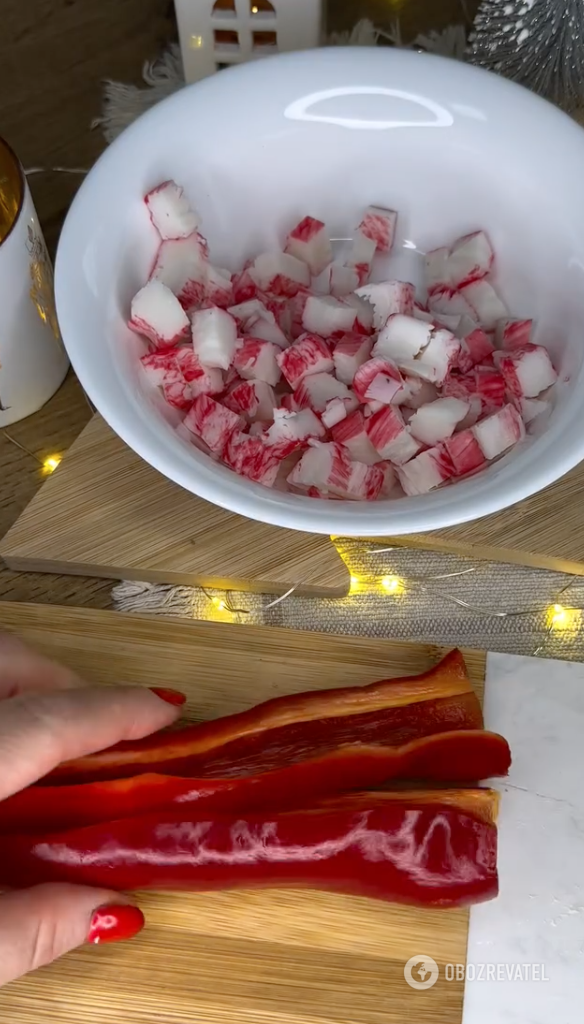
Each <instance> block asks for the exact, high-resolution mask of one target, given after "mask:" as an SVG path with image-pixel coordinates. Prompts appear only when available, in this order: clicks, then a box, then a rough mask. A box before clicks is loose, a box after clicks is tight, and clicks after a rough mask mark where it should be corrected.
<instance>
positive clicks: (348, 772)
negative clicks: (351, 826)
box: [0, 730, 511, 834]
mask: <svg viewBox="0 0 584 1024" xmlns="http://www.w3.org/2000/svg"><path fill="white" fill-rule="evenodd" d="M510 763H511V754H510V751H509V746H508V744H507V742H506V740H504V739H503V737H501V736H498V735H496V734H495V733H490V732H486V731H483V730H466V731H463V730H456V731H454V732H449V733H439V734H437V735H434V736H429V737H423V738H422V739H420V740H415V741H414V742H413V743H409V744H406V745H404V746H402V747H395V748H391V747H385V746H380V745H364V744H358V743H357V744H349V745H346V746H342V747H339V748H337V749H335V750H332V751H329V752H328V753H326V754H324V755H322V756H319V757H310V758H307V759H305V760H304V761H302V762H299V763H297V764H293V765H291V766H289V767H287V768H282V769H278V770H275V771H270V772H264V773H262V774H259V775H254V774H250V775H247V776H242V777H239V778H217V779H215V778H210V779H207V778H197V779H189V778H180V777H174V776H165V775H157V774H153V773H150V774H143V775H137V776H135V777H134V778H123V779H117V780H114V781H104V782H90V783H82V784H80V785H72V786H29V787H28V788H27V789H25V790H22V792H20V793H17V794H15V795H14V796H12V797H9V798H8V799H7V800H4V801H3V802H1V803H0V834H1V833H7V832H11V831H12V832H13V831H21V832H35V831H36V832H38V831H39V830H41V829H45V828H46V829H49V830H51V831H56V830H58V829H68V828H72V827H77V826H81V825H90V824H93V823H94V822H100V821H108V820H110V821H111V820H113V819H115V818H125V817H135V816H137V815H140V814H145V813H149V812H150V811H154V810H158V809H160V810H168V809H170V808H172V807H173V806H176V805H177V804H180V805H185V804H190V805H195V804H196V810H197V812H198V809H199V808H200V807H204V808H205V811H210V810H212V811H216V812H228V811H237V810H243V811H245V812H249V811H254V810H258V809H262V810H263V809H267V808H276V809H279V810H283V809H286V808H291V807H301V806H303V805H305V804H306V803H308V802H310V803H313V802H314V801H315V800H317V799H319V798H321V797H326V796H329V795H331V794H339V793H343V792H346V791H350V790H358V789H369V788H372V787H375V786H382V785H385V784H387V783H389V782H392V781H395V780H402V779H408V778H409V779H424V780H427V781H431V782H463V783H469V782H473V781H478V780H480V779H486V778H493V777H495V776H500V775H506V774H507V772H508V770H509V766H510ZM193 809H194V808H193Z"/></svg>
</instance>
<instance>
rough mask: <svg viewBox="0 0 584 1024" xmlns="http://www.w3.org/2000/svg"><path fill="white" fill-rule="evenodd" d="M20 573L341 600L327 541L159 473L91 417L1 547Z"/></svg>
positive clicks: (342, 582)
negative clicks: (255, 516) (242, 512)
mask: <svg viewBox="0 0 584 1024" xmlns="http://www.w3.org/2000/svg"><path fill="white" fill-rule="evenodd" d="M0 555H2V557H3V558H4V560H5V562H6V564H7V565H8V566H9V567H10V568H12V569H17V570H22V571H26V570H31V571H39V572H58V573H62V572H64V573H75V574H78V575H79V574H81V575H83V576H105V577H107V578H115V579H134V580H145V581H147V582H150V583H177V584H185V585H187V586H188V585H190V586H194V585H197V584H198V585H202V586H206V587H230V588H233V589H238V590H254V591H257V592H259V593H269V594H274V593H276V594H278V593H280V594H281V593H285V592H286V591H287V590H289V589H290V587H295V588H296V589H297V590H298V591H299V592H300V593H308V594H310V593H313V594H320V595H323V596H327V597H343V596H344V595H345V594H346V593H347V591H348V589H349V572H348V569H347V567H346V566H345V564H344V562H343V561H342V560H341V558H340V556H339V554H338V553H337V551H336V549H335V547H334V545H332V544H331V542H330V540H329V538H328V537H323V536H319V535H318V534H312V533H299V532H298V531H297V530H285V529H281V528H279V527H276V526H266V525H265V524H264V523H257V522H254V521H253V520H251V519H244V518H243V516H238V515H235V514H234V513H233V512H226V511H225V509H222V508H219V507H218V506H217V505H210V504H209V503H208V502H207V501H203V500H202V498H197V497H195V495H193V494H190V493H189V492H188V491H185V490H183V488H182V487H178V486H177V484H173V483H172V482H171V481H170V480H167V478H166V477H164V476H161V474H160V473H158V472H157V471H156V470H155V469H152V467H151V466H149V465H148V464H147V463H146V462H143V461H142V459H141V458H139V456H138V455H136V454H135V453H134V452H133V451H132V450H131V449H130V448H128V447H127V446H126V445H125V444H124V443H123V441H121V440H120V439H119V437H117V436H116V435H115V434H114V433H112V431H111V430H110V429H109V427H108V426H107V424H106V423H104V421H103V420H102V419H101V417H100V416H94V418H93V419H92V420H91V422H90V423H89V424H88V426H87V427H86V428H85V430H84V431H83V432H82V434H81V435H80V436H79V437H78V439H77V441H75V443H74V444H73V445H72V447H71V448H70V449H69V451H68V452H67V455H66V457H65V458H64V460H63V463H62V465H61V466H59V468H58V470H57V471H56V472H55V473H54V474H53V475H52V476H51V477H49V479H48V480H47V482H46V483H45V484H44V486H43V487H41V489H40V491H39V492H38V493H37V494H36V495H35V497H34V498H33V500H32V501H31V503H30V505H28V507H27V508H26V509H25V511H24V512H23V514H22V515H21V516H20V518H19V519H18V520H17V522H16V523H15V524H14V526H13V527H12V528H11V529H10V530H9V532H8V533H7V534H6V536H5V537H4V538H3V541H2V543H1V544H0Z"/></svg>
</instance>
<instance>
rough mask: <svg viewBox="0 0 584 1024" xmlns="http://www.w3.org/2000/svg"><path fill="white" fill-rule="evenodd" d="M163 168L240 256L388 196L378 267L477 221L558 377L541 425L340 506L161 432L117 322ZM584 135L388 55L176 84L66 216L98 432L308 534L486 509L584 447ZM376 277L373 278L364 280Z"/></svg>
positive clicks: (66, 261)
mask: <svg viewBox="0 0 584 1024" xmlns="http://www.w3.org/2000/svg"><path fill="white" fill-rule="evenodd" d="M166 178H174V179H175V180H176V181H178V182H179V183H180V184H182V185H183V186H184V187H185V188H186V190H187V192H188V194H189V196H190V197H191V199H192V202H193V203H194V204H195V206H196V207H197V209H198V210H199V212H200V213H201V215H202V230H203V232H204V234H205V235H206V236H207V237H208V239H209V242H210V247H211V254H212V258H213V260H214V262H215V263H216V264H218V265H219V266H224V267H228V268H230V269H236V268H238V267H240V266H241V264H242V263H243V261H244V260H245V259H246V258H247V257H248V256H249V255H251V254H257V253H258V252H260V251H262V250H265V249H269V248H276V247H278V246H279V245H280V244H281V242H282V239H283V238H284V236H285V234H286V231H287V229H289V228H290V227H291V226H292V225H293V224H294V223H295V221H296V220H297V219H298V218H299V217H301V216H303V215H304V214H305V213H307V212H310V213H311V214H313V215H314V216H316V217H320V218H321V219H323V220H324V221H326V223H327V225H328V226H329V227H330V229H331V231H332V236H333V237H338V238H347V237H349V236H350V234H351V230H352V228H353V227H354V225H355V224H356V223H358V218H359V215H360V213H361V211H362V210H363V208H364V207H365V206H367V205H369V204H372V203H373V204H377V205H381V206H389V207H394V208H396V209H398V210H399V213H400V221H399V238H398V253H397V255H396V256H395V258H392V261H391V268H392V269H391V276H393V277H402V276H403V277H405V278H406V279H410V280H414V281H415V282H416V283H418V281H419V279H420V269H421V263H422V259H421V256H420V253H421V252H424V251H426V250H427V249H431V248H434V247H435V246H437V245H440V244H443V243H445V242H448V241H450V240H454V238H456V237H457V236H458V235H462V234H464V233H466V232H468V231H471V230H473V229H476V228H479V227H482V228H485V229H486V230H487V231H488V232H489V234H490V236H491V239H492V241H493V243H494V247H495V250H496V253H497V257H498V281H499V285H500V288H501V290H502V293H503V295H504V297H505V298H506V299H507V301H508V303H509V306H510V309H511V310H512V312H513V313H514V314H515V315H520V316H526V317H534V318H535V319H536V320H537V322H538V328H537V332H538V333H537V337H538V338H542V339H544V340H545V341H546V344H548V345H549V347H550V349H551V350H552V352H553V356H554V358H555V361H556V365H557V366H558V368H559V370H560V374H561V378H562V383H561V385H560V386H559V389H558V395H557V402H556V407H555V409H554V411H553V413H552V416H551V418H550V420H549V423H548V425H547V427H546V429H545V432H544V433H543V434H542V435H541V436H539V437H535V438H531V439H529V440H528V441H527V442H526V443H525V444H522V445H521V446H520V447H518V448H517V449H516V450H515V451H513V452H512V453H510V454H509V455H508V456H507V457H505V458H503V459H502V460H501V461H499V462H498V463H496V464H495V465H493V466H491V467H490V468H489V469H488V470H486V471H485V472H483V473H481V474H479V475H477V476H475V477H472V478H470V479H468V480H466V481H463V482H461V483H457V484H456V485H454V486H449V487H446V488H444V489H443V490H439V491H435V492H433V493H430V494H428V495H426V496H423V497H417V498H402V499H400V500H395V501H381V502H373V503H369V504H367V503H351V502H337V501H328V502H327V501H319V500H314V499H310V498H304V497H300V496H296V495H293V494H287V493H280V492H274V491H270V490H268V489H266V488H264V487H262V486H260V485H258V484H253V483H250V482H249V481H247V480H244V479H241V478H240V477H238V476H236V475H235V474H234V473H232V472H231V471H230V470H228V469H226V468H224V467H223V466H221V465H217V464H216V463H214V462H213V461H211V459H209V458H208V457H207V456H205V455H203V454H202V453H200V452H199V451H197V450H196V449H195V448H194V447H193V446H192V445H190V444H189V443H188V442H187V441H186V440H184V439H182V438H181V437H180V436H178V435H177V433H176V432H175V429H174V427H175V425H176V423H177V418H176V417H175V413H174V411H172V410H170V409H169V408H168V407H167V406H166V405H165V404H164V403H163V402H162V401H161V400H160V399H159V398H158V396H157V393H156V392H153V391H152V390H151V389H149V388H148V387H147V385H146V383H145V381H144V379H143V374H142V370H141V367H140V366H139V363H138V355H139V354H140V353H141V351H143V349H144V346H143V343H142V342H141V341H140V339H139V338H137V337H136V336H135V335H133V334H131V332H130V331H129V330H128V329H127V328H126V326H125V322H126V319H127V317H128V311H129V304H130V299H131V297H132V295H133V294H134V293H135V292H136V291H137V290H138V288H139V287H141V285H142V284H143V283H144V281H145V280H146V277H147V275H148V271H149V268H150V265H151V262H152V259H153V256H154V253H155V249H156V245H157V239H156V233H155V231H154V228H153V227H152V226H151V225H150V223H149V220H148V217H147V216H146V211H145V209H144V204H143V202H142V197H143V195H144V194H145V193H146V192H147V191H148V190H149V189H150V188H152V187H153V186H154V185H156V184H158V183H159V182H161V181H163V180H164V179H166ZM583 180H584V132H583V131H582V130H581V129H580V128H579V127H578V126H577V125H576V124H575V123H574V122H572V121H571V120H570V119H569V118H568V117H566V116H565V115H564V114H562V113H560V111H559V110H557V109H556V108H554V107H552V106H550V105H549V104H547V103H545V102H544V101H543V100H541V99H538V98H537V97H536V96H534V95H532V94H531V93H529V92H527V91H525V90H524V89H522V88H520V87H518V86H515V85H513V84H511V83H509V82H507V81H506V80H504V79H502V78H498V77H496V76H494V75H490V74H488V73H486V72H483V71H480V70H477V69H475V68H472V67H469V66H466V65H464V64H461V63H457V62H455V61H448V60H444V59H441V58H437V57H430V56H425V55H422V54H418V53H410V52H403V51H396V50H388V49H365V48H358V47H356V48H348V49H337V48H330V49H326V50H317V51H309V52H306V53H299V54H290V55H286V56H278V57H274V58H270V59H267V60H262V61H258V62H254V63H250V64H245V65H243V66H240V67H238V68H235V69H233V70H228V71H223V72H221V74H217V75H214V76H213V77H212V78H210V79H207V80H205V81H203V82H200V83H198V84H197V85H194V86H190V87H188V88H185V89H183V90H181V91H180V92H178V93H176V94H175V95H174V96H172V97H171V98H170V99H168V100H166V101H165V102H164V103H161V104H160V105H158V106H157V107H155V108H154V109H153V110H151V111H149V112H148V113H147V114H145V115H144V116H143V117H141V118H140V119H139V120H138V121H137V122H136V123H135V124H133V125H132V126H131V127H130V128H129V129H128V130H127V131H125V132H124V133H123V135H122V136H121V137H120V138H119V139H118V140H117V141H116V142H114V144H113V145H112V146H110V147H109V149H108V150H107V151H106V152H105V153H104V155H103V156H102V157H101V159H100V160H99V161H98V163H97V164H96V165H95V167H94V168H93V169H92V171H91V172H90V174H89V175H88V176H87V179H86V181H85V182H84V184H83V185H82V187H81V189H80V191H79V193H78V195H77V197H76V199H75V201H74V203H73V205H72V207H71V210H70V212H69V215H68V217H67V220H66V222H65V226H64V229H63V233H62V236H61V242H60V245H59V251H58V256H57V266H56V296H57V309H58V315H59V320H60V323H61V328H62V332H63V337H64V339H65V344H66V346H67V349H68V352H69V355H70V357H71V362H72V363H73V366H74V368H75V370H76V372H77V374H78V376H79V379H80V380H81V383H82V385H83V387H84V388H85V389H86V391H87V393H88V395H89V397H90V399H91V400H92V402H93V403H94V404H95V405H96V407H97V408H98V410H99V411H100V413H101V414H102V415H103V416H104V417H105V419H106V420H107V422H108V423H109V424H110V426H111V427H112V428H113V429H114V430H115V431H116V432H117V433H118V434H119V436H120V437H121V438H123V440H124V441H125V442H126V443H127V444H128V445H130V446H131V447H132V448H133V449H134V450H135V451H136V452H137V453H138V454H139V455H140V456H142V458H143V459H145V460H146V461H147V462H149V463H150V464H151V465H152V466H154V467H155V468H156V469H157V470H159V471H160V472H161V473H163V474H164V475H165V476H167V477H169V478H170V479H171V480H174V481H175V482H176V483H178V484H180V485H181V486H182V487H185V488H186V489H187V490H189V491H192V492H193V493H194V494H198V495H200V496H201V497H203V498H206V499H207V500H208V501H211V502H214V503H215V504H217V505H221V506H223V507H225V508H228V509H231V510H233V511H234V512H239V513H241V514H242V515H245V516H248V517H249V518H251V519H258V520H261V521H264V522H267V523H273V524H276V525H280V526H287V527H292V528H295V529H299V530H306V531H310V532H315V533H332V534H341V535H342V534H344V535H353V536H375V535H392V534H393V535H397V534H407V533H416V532H421V531H427V530H433V529H437V528H439V527H446V526H451V525H454V524H456V523H461V522H465V521H468V520H471V519H475V518H477V517H479V516H484V515H487V514H489V513H492V512H496V511H497V510H498V509H502V508H504V507H505V506H507V505H511V504H513V503H514V502H516V501H519V500H520V499H521V498H525V497H526V496H528V495H531V494H533V493H535V492H536V491H539V490H541V488H543V487H545V486H546V485H547V484H550V483H552V482H553V481H554V480H556V479H557V478H558V477H560V476H562V474H564V473H566V472H567V471H568V470H569V469H571V468H572V467H573V466H575V465H576V464H577V463H578V462H579V461H580V460H581V459H582V458H584V428H583V425H582V417H583V412H582V409H583V406H584V381H583V372H584V371H583V359H582V356H583V352H584V190H583V187H582V182H583ZM378 276H379V275H378Z"/></svg>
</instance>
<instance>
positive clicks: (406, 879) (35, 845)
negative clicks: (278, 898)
mask: <svg viewBox="0 0 584 1024" xmlns="http://www.w3.org/2000/svg"><path fill="white" fill-rule="evenodd" d="M439 797H440V794H439V793H438V792H437V794H436V798H435V799H436V804H430V803H426V804H424V803H422V802H420V803H419V804H416V802H415V799H414V800H413V801H412V803H411V804H410V803H408V802H407V801H405V802H404V801H401V800H388V799H387V797H386V795H385V794H383V795H382V796H381V798H380V797H379V796H378V794H375V793H373V794H371V793H370V794H360V796H359V798H356V797H350V798H349V801H348V803H347V805H346V806H343V803H342V801H341V800H339V801H338V802H337V804H336V805H335V806H332V807H315V808H314V809H310V810H304V811H293V812H286V813H282V814H278V813H276V814H273V813H269V812H267V813H264V814H258V815H245V814H241V813H238V814H235V815H233V816H227V815H214V816H212V815H204V814H203V813H201V814H199V815H194V814H192V813H191V814H185V812H184V811H176V812H174V813H168V812H167V813H165V814H155V815H147V816H144V817H139V818H132V819H124V820H120V821H115V822H110V823H104V824H101V825H93V826H91V827H89V828H85V829H77V830H72V831H69V832H62V833H58V834H54V835H52V836H51V835H50V836H44V837H42V838H38V837H35V836H31V837H26V836H18V837H9V838H7V839H6V840H4V841H3V851H2V852H3V855H2V860H1V864H0V885H4V886H10V887H16V888H18V887H21V886H28V885H35V884H37V883H42V882H51V881H61V882H72V883H79V884H83V885H93V886H99V887H102V886H103V887H106V888H112V889H189V890H193V891H208V890H215V889H234V888H250V887H269V886H277V887H287V888H310V889H324V890H329V891H334V892H340V893H347V894H349V895H355V896H368V897H373V898H376V899H381V900H390V901H397V902H400V903H406V904H414V905H418V906H438V907H454V906H461V905H465V904H469V903H477V902H480V901H482V900H486V899H491V898H493V897H494V896H496V895H497V891H498V882H497V830H496V827H495V826H494V825H493V824H492V823H491V822H489V821H486V820H484V819H483V818H480V817H477V816H474V815H472V814H469V813H466V812H465V810H463V809H459V808H457V807H456V806H455V805H451V804H444V806H441V805H439Z"/></svg>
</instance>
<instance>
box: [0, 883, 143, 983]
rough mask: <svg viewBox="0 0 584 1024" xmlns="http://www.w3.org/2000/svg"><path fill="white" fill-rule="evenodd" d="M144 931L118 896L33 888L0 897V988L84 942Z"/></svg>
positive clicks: (134, 910) (136, 913)
mask: <svg viewBox="0 0 584 1024" xmlns="http://www.w3.org/2000/svg"><path fill="white" fill-rule="evenodd" d="M143 927H144V915H143V914H142V911H141V910H139V909H138V907H135V906H133V905H132V904H131V903H126V902H125V899H124V897H123V896H120V894H119V893H115V892H110V891H109V890H108V889H90V888H85V887H84V886H80V885H66V884H61V883H51V884H49V885H37V886H34V888H32V889H24V890H22V891H20V892H8V893H5V894H4V895H3V896H1V897H0V985H4V984H6V982H8V981H14V979H15V978H20V977H21V975H23V974H27V972H28V971H34V970H36V968H37V967H42V966H43V964H48V963H50V962H51V961H52V960H55V959H56V958H57V957H59V956H62V954H63V953H67V952H69V950H71V949H75V947H76V946H81V945H82V944H83V943H84V942H90V943H94V944H97V943H100V942H117V941H119V940H121V939H130V938H132V937H133V936H134V935H137V934H138V932H139V931H141V929H142V928H143Z"/></svg>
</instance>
